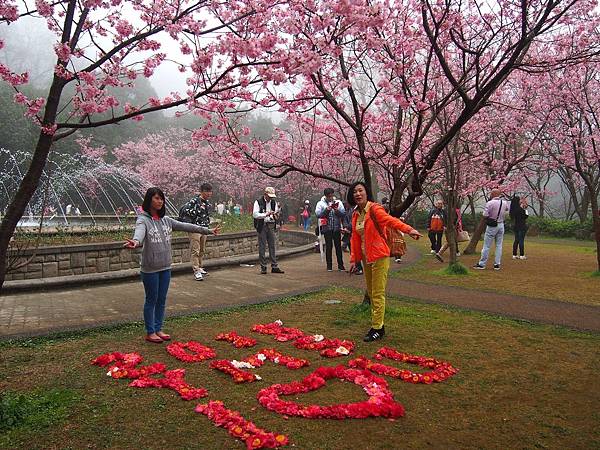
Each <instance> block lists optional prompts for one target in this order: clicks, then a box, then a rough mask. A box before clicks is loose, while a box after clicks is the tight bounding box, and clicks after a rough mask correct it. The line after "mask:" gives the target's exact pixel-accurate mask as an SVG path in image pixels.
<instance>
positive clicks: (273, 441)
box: [196, 401, 289, 449]
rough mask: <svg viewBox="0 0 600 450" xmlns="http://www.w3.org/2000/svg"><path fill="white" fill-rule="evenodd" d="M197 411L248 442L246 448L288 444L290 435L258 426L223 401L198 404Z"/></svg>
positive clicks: (274, 446)
mask: <svg viewBox="0 0 600 450" xmlns="http://www.w3.org/2000/svg"><path fill="white" fill-rule="evenodd" d="M196 412H197V413H200V414H204V415H205V416H207V417H208V418H209V419H210V420H211V421H212V422H214V424H215V425H216V426H218V427H222V428H227V430H229V434H230V435H232V436H233V437H235V438H238V439H241V440H243V441H244V442H246V448H248V449H257V448H276V447H280V446H282V445H286V444H288V442H289V440H288V437H287V436H285V435H283V434H275V433H271V432H269V431H265V430H263V429H262V428H258V427H257V426H256V425H255V424H254V423H252V422H250V421H248V420H246V419H244V418H243V417H242V416H241V415H240V413H239V412H237V411H232V410H230V409H227V408H225V406H224V405H223V402H220V401H210V402H208V403H207V404H204V405H198V406H196Z"/></svg>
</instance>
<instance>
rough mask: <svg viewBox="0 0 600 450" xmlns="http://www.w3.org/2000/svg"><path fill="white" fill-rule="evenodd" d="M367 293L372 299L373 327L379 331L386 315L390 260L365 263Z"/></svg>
mask: <svg viewBox="0 0 600 450" xmlns="http://www.w3.org/2000/svg"><path fill="white" fill-rule="evenodd" d="M363 267H364V272H365V280H366V281H367V292H368V293H369V297H371V327H373V328H375V329H376V330H379V329H380V328H381V327H383V316H384V315H385V287H386V285H387V276H388V270H389V268H390V258H379V259H378V260H377V261H375V262H374V263H372V264H366V262H365V261H363Z"/></svg>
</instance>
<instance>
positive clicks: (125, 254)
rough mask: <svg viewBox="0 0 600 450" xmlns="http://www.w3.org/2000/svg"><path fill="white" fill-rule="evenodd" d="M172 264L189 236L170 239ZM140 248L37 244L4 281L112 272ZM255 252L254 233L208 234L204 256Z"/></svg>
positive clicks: (284, 239)
mask: <svg viewBox="0 0 600 450" xmlns="http://www.w3.org/2000/svg"><path fill="white" fill-rule="evenodd" d="M279 234H280V242H279V244H280V245H285V246H293V247H295V246H298V245H303V244H307V243H310V242H311V240H312V239H313V236H311V235H310V234H307V233H302V232H297V231H281V232H280V233H279ZM171 245H172V249H173V263H174V264H177V263H186V262H189V261H190V248H189V239H188V238H187V237H180V238H173V240H172V241H171ZM141 251H142V250H141V249H135V250H129V249H125V248H123V243H122V242H105V243H97V244H80V245H69V246H56V247H41V248H39V249H38V250H37V252H35V256H34V257H33V259H32V260H31V261H30V262H29V263H28V264H26V265H25V266H23V267H21V268H19V269H16V270H14V271H12V272H9V273H7V274H6V280H7V281H9V280H29V279H36V278H51V277H59V276H69V275H81V274H89V273H101V272H112V271H116V270H124V269H134V268H137V267H139V266H140V264H139V262H140V254H141ZM251 253H258V242H257V239H256V232H254V231H247V232H242V233H229V234H223V235H219V236H208V239H207V242H206V252H205V258H207V259H209V258H224V257H227V256H235V255H245V254H251ZM32 254H33V250H24V251H22V252H21V253H20V254H17V252H16V251H9V259H14V258H15V257H16V258H17V263H20V262H22V261H25V260H27V259H28V258H30V257H31V255H32Z"/></svg>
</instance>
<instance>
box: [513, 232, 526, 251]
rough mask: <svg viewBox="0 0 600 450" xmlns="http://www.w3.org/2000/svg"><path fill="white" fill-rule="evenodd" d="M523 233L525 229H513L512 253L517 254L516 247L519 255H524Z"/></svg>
mask: <svg viewBox="0 0 600 450" xmlns="http://www.w3.org/2000/svg"><path fill="white" fill-rule="evenodd" d="M525 234H527V230H515V242H513V255H514V256H517V247H519V253H520V254H521V256H524V255H525Z"/></svg>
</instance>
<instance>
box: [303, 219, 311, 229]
mask: <svg viewBox="0 0 600 450" xmlns="http://www.w3.org/2000/svg"><path fill="white" fill-rule="evenodd" d="M302 226H303V227H304V231H308V229H309V228H310V216H308V217H303V218H302Z"/></svg>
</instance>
